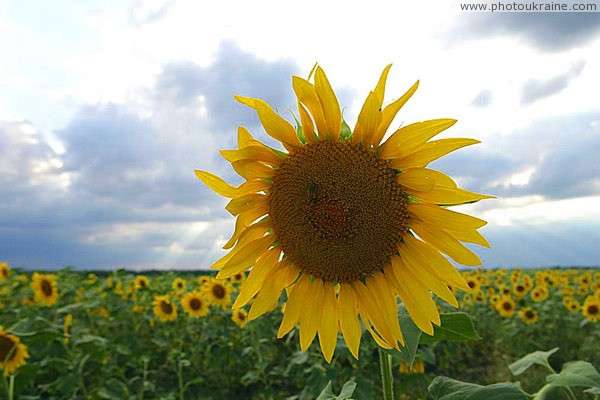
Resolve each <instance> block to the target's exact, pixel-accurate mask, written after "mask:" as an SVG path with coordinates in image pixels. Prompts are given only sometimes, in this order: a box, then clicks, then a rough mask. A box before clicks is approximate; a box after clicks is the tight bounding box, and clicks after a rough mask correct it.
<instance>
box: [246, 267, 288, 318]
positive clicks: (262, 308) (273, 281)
mask: <svg viewBox="0 0 600 400" xmlns="http://www.w3.org/2000/svg"><path fill="white" fill-rule="evenodd" d="M298 273H299V270H298V268H296V267H294V266H292V265H290V263H289V262H288V260H281V261H280V262H279V263H277V264H276V266H275V268H274V269H273V270H272V271H271V275H270V276H269V279H267V280H265V281H264V282H263V285H262V287H261V288H260V291H259V292H258V295H257V296H256V298H255V299H254V302H253V303H252V306H251V307H250V311H249V312H248V321H252V320H254V319H256V318H258V317H260V316H261V315H263V314H264V313H266V312H269V311H271V310H273V309H274V308H275V307H277V300H278V299H279V297H280V296H281V292H282V291H283V289H284V288H285V287H286V286H289V285H290V284H291V283H292V282H293V281H294V280H295V279H296V277H297V276H298Z"/></svg>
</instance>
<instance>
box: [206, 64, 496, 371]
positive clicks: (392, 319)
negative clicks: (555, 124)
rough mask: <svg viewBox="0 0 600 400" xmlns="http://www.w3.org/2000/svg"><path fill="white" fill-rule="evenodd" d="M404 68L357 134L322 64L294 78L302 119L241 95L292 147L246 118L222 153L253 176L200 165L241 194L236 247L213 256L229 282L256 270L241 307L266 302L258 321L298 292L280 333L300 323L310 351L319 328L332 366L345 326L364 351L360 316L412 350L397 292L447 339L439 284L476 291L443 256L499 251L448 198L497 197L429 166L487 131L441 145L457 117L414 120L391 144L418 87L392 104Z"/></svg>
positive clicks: (372, 101)
mask: <svg viewBox="0 0 600 400" xmlns="http://www.w3.org/2000/svg"><path fill="white" fill-rule="evenodd" d="M390 67H391V65H389V66H387V67H386V68H385V69H384V70H383V73H382V74H381V78H380V79H379V81H378V83H377V85H376V87H375V89H374V90H373V91H372V92H370V93H369V95H368V96H367V98H366V101H365V103H364V105H363V107H362V109H361V111H360V113H359V114H358V121H357V123H356V126H355V127H354V130H353V131H351V130H350V128H349V127H348V125H347V124H346V123H345V122H344V121H343V120H342V113H341V109H340V106H339V103H338V100H337V97H336V95H335V93H334V91H333V89H332V87H331V85H330V83H329V80H328V78H327V77H326V75H325V73H324V72H323V70H322V69H321V68H320V67H317V68H316V69H315V70H314V71H313V72H314V74H313V73H312V72H311V76H312V75H314V83H311V82H309V81H308V80H305V79H302V78H299V77H297V76H294V77H292V86H293V89H294V91H295V93H296V96H297V99H298V113H299V120H297V121H298V122H297V127H296V128H294V127H293V126H292V125H291V124H290V123H288V122H287V121H286V120H285V119H284V118H282V117H281V116H279V115H278V114H277V113H276V112H275V111H273V109H272V108H271V107H270V106H269V105H268V104H267V103H266V102H264V101H263V100H260V99H255V98H248V97H241V96H236V99H237V100H238V101H239V102H241V103H242V104H245V105H247V106H249V107H251V108H253V109H254V110H255V111H256V112H257V114H258V118H259V120H260V122H261V124H262V125H263V127H264V129H265V131H266V133H267V134H268V135H270V136H271V137H273V138H274V139H276V140H278V141H280V142H281V143H282V145H283V147H284V148H285V149H286V150H287V152H282V151H278V150H274V149H272V148H270V147H267V146H266V145H264V144H263V143H261V142H260V141H258V140H256V139H255V138H254V137H253V136H252V135H251V134H250V132H249V131H248V130H246V129H245V128H243V127H240V128H239V129H238V149H236V150H224V151H221V154H222V155H223V157H224V158H225V159H227V160H228V161H229V162H231V164H232V167H233V168H234V170H235V171H236V172H237V173H238V174H239V175H241V176H242V177H243V178H244V179H246V182H244V183H243V184H242V185H240V186H239V187H233V186H230V185H229V184H227V183H226V182H225V181H223V180H222V179H221V178H219V177H217V176H215V175H213V174H211V173H209V172H205V171H196V174H197V176H198V177H199V178H200V180H202V182H204V183H205V184H206V185H207V186H208V187H210V188H211V189H212V190H214V191H215V192H217V193H218V194H220V195H222V196H225V197H228V198H231V201H230V202H229V204H228V205H227V207H226V209H227V210H228V211H229V212H230V213H231V214H233V215H234V216H237V221H236V224H235V229H234V233H233V235H232V237H231V239H230V240H229V241H228V242H227V243H226V244H225V246H224V248H225V249H232V250H231V251H230V252H229V253H228V254H227V255H225V256H224V257H223V258H221V259H220V260H219V261H217V262H216V263H215V264H213V265H212V267H213V268H214V269H218V270H220V272H219V274H218V275H217V277H218V278H220V279H226V278H228V277H230V276H234V275H235V274H238V273H240V272H243V271H246V270H247V269H248V268H250V267H251V271H250V275H249V276H248V278H247V281H246V282H245V283H244V284H243V285H242V287H241V291H240V294H239V296H238V297H237V299H236V301H235V303H234V305H233V308H240V307H242V306H244V305H246V304H248V302H250V301H251V300H252V299H253V298H254V301H253V303H252V307H251V308H250V311H249V314H248V319H249V320H253V319H255V318H257V317H259V316H261V315H262V314H264V313H266V312H268V311H270V310H272V309H274V308H275V307H277V304H278V299H279V297H280V296H281V293H282V292H283V290H284V289H286V294H287V306H286V309H285V313H284V316H283V320H282V322H281V325H280V328H279V331H278V334H277V336H278V337H282V336H284V335H286V334H287V333H288V332H290V331H291V330H292V329H293V328H294V327H295V326H296V325H298V324H299V325H300V334H299V338H300V347H301V349H302V350H306V349H307V348H308V347H309V346H310V344H311V343H312V342H313V340H314V338H315V336H316V335H317V334H318V337H319V342H320V345H321V351H322V353H323V355H324V357H325V359H326V360H327V361H330V360H331V358H332V356H333V352H334V349H335V346H336V341H337V338H338V331H339V330H341V333H342V335H343V337H344V339H345V341H346V343H347V345H348V347H349V349H350V351H351V353H352V354H353V355H354V357H356V358H358V350H359V346H360V338H361V325H360V322H359V316H360V319H361V320H362V322H363V324H364V326H365V328H366V329H367V330H368V331H369V333H370V334H371V335H372V337H373V338H374V340H375V341H376V343H377V344H378V345H379V346H381V347H384V348H396V349H399V343H400V344H403V337H402V333H401V330H400V325H399V322H398V316H397V300H396V296H398V297H400V299H401V300H402V302H403V303H404V304H405V306H406V309H407V310H408V312H409V314H410V316H411V317H412V319H413V320H414V322H415V323H416V325H417V326H418V327H419V328H420V329H421V330H423V331H424V332H427V333H428V334H433V325H434V324H435V325H439V324H440V316H439V313H438V310H437V308H436V306H435V302H434V301H433V300H432V298H431V295H430V291H432V292H433V293H435V294H436V295H438V296H439V297H441V298H442V299H443V300H445V301H447V302H448V303H450V304H452V305H454V306H455V307H456V306H458V303H457V300H456V298H455V296H454V294H453V293H452V292H451V291H450V290H449V289H448V286H455V287H458V288H460V289H463V290H469V286H468V285H467V284H466V282H465V280H464V279H463V278H462V276H461V275H460V274H459V273H458V271H457V270H456V269H455V268H454V267H453V265H452V264H451V263H450V262H449V261H448V260H447V259H446V258H445V257H444V256H443V255H442V253H444V254H446V255H447V256H449V257H450V258H452V259H453V260H454V261H456V262H457V263H459V264H463V265H471V266H472V265H480V264H481V261H480V259H479V257H477V255H475V254H474V253H473V252H472V251H470V250H469V249H467V247H465V246H464V245H463V244H462V243H461V242H468V243H476V244H479V245H483V246H488V247H489V244H488V242H487V241H486V240H485V238H484V237H483V236H482V235H481V234H480V233H479V232H478V231H477V229H479V228H481V227H482V226H484V225H485V224H486V222H485V221H483V220H481V219H478V218H474V217H471V216H468V215H465V214H461V213H458V212H455V211H451V210H449V209H447V208H446V206H450V205H458V204H464V203H469V202H475V201H478V200H481V199H486V198H490V196H486V195H482V194H478V193H474V192H470V191H467V190H464V189H460V188H458V186H457V185H456V183H455V182H454V181H453V180H452V179H451V178H450V177H448V176H447V175H445V174H443V173H442V172H439V171H436V170H433V169H428V168H426V167H427V165H428V164H429V163H430V162H432V161H434V160H436V159H438V158H440V157H443V156H444V155H446V154H448V153H450V152H452V151H454V150H457V149H459V148H461V147H464V146H468V145H472V144H475V143H479V142H478V141H477V140H472V139H440V140H433V141H429V140H430V139H431V138H433V137H434V136H435V135H437V134H438V133H440V132H442V131H444V130H446V129H447V128H449V127H451V126H452V125H454V123H455V122H456V120H453V119H436V120H430V121H425V122H419V123H414V124H410V125H406V126H403V127H401V128H400V129H398V130H396V131H394V132H393V133H392V134H391V136H389V137H388V138H387V140H386V141H384V142H382V140H383V138H384V136H385V135H386V132H387V130H388V128H389V126H390V125H391V123H392V121H393V119H394V117H395V116H396V114H397V112H398V111H399V110H400V108H401V107H402V106H403V105H404V104H405V103H406V101H408V99H409V98H410V97H411V96H412V95H413V93H414V92H415V91H416V89H417V86H418V82H417V83H415V84H414V85H413V86H412V87H411V88H410V89H409V90H408V91H407V92H406V93H405V94H404V95H403V96H401V97H400V98H398V99H397V100H395V101H394V102H392V103H391V104H389V105H387V106H385V107H383V98H384V92H385V86H386V80H387V76H388V72H389V69H390ZM309 79H310V77H309Z"/></svg>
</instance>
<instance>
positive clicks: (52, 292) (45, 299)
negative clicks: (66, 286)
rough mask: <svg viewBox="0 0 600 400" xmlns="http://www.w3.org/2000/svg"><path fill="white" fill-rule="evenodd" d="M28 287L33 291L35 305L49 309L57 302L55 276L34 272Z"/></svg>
mask: <svg viewBox="0 0 600 400" xmlns="http://www.w3.org/2000/svg"><path fill="white" fill-rule="evenodd" d="M30 285H31V287H32V289H33V296H34V301H35V302H36V303H37V304H40V305H43V306H46V307H51V306H53V305H54V304H56V302H57V301H58V289H57V285H56V275H52V274H38V273H37V272H35V273H34V274H33V277H32V281H31V284H30Z"/></svg>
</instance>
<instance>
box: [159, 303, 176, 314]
mask: <svg viewBox="0 0 600 400" xmlns="http://www.w3.org/2000/svg"><path fill="white" fill-rule="evenodd" d="M160 310H161V311H162V312H163V313H165V314H171V313H172V312H173V305H172V304H171V303H168V302H166V301H161V302H160Z"/></svg>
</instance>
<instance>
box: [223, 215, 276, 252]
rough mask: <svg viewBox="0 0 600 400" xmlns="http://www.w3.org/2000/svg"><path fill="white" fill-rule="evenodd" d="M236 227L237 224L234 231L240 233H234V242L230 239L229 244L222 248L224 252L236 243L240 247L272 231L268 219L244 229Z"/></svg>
mask: <svg viewBox="0 0 600 400" xmlns="http://www.w3.org/2000/svg"><path fill="white" fill-rule="evenodd" d="M237 225H238V224H237V223H236V230H237V229H240V231H239V232H234V235H233V236H232V239H233V237H235V240H232V239H230V240H229V242H227V243H226V244H225V246H223V248H224V249H225V250H227V249H230V248H232V247H233V246H234V245H235V244H236V243H238V245H240V246H242V245H244V244H247V243H250V242H251V241H252V240H254V239H258V238H259V237H262V236H264V234H265V233H268V232H269V231H270V230H271V229H273V227H272V226H271V221H269V220H268V219H266V220H264V221H260V222H257V223H255V224H253V225H250V226H248V227H244V228H238V227H237ZM238 240H239V242H238Z"/></svg>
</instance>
